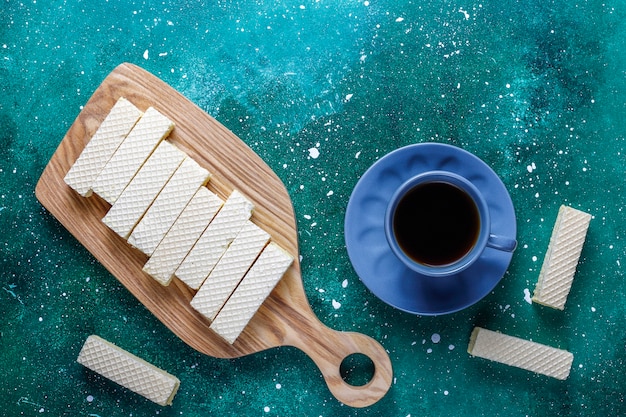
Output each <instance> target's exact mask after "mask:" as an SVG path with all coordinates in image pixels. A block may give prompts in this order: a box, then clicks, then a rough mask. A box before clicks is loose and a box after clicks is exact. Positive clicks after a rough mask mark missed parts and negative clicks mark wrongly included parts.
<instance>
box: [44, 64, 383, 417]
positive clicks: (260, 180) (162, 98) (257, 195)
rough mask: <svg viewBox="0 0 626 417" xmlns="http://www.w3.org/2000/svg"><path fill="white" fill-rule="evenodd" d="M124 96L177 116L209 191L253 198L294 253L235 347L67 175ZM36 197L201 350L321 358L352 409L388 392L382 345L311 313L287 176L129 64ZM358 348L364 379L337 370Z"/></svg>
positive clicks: (62, 148) (86, 112) (182, 140)
mask: <svg viewBox="0 0 626 417" xmlns="http://www.w3.org/2000/svg"><path fill="white" fill-rule="evenodd" d="M120 97H125V98H126V99H128V100H129V101H130V102H132V103H133V104H134V105H135V106H137V107H138V108H139V109H140V110H142V111H145V110H146V109H147V108H148V107H150V106H152V107H154V108H156V109H157V110H158V111H160V112H161V113H162V114H164V115H165V116H167V117H168V118H170V120H172V121H173V122H174V123H175V125H176V127H175V128H174V130H173V131H172V133H171V134H170V136H169V140H171V141H172V142H173V143H175V144H176V145H177V146H178V147H179V148H180V149H182V150H183V151H185V152H186V153H187V155H189V156H190V157H192V158H193V159H194V160H195V161H196V162H198V163H199V164H200V165H202V166H203V167H204V168H206V169H208V170H209V172H211V173H212V177H211V180H210V182H209V184H208V188H209V189H211V190H212V191H213V192H215V193H216V194H218V195H219V196H220V197H221V198H222V199H225V198H226V197H227V196H228V195H229V194H230V193H231V192H232V191H233V190H234V189H237V190H239V191H241V192H242V193H243V194H244V195H246V196H247V197H248V198H249V199H250V200H251V201H252V202H253V203H254V205H255V212H254V214H253V217H252V221H253V222H254V223H256V224H257V225H258V226H260V227H261V228H262V229H264V230H265V231H267V232H268V233H269V234H270V235H271V237H272V240H273V241H274V242H276V243H277V244H278V245H280V246H281V247H283V248H284V249H285V250H287V251H288V252H289V253H291V255H292V256H293V257H294V259H295V262H294V263H293V265H292V266H291V267H290V268H289V270H288V271H287V273H286V274H285V276H284V277H283V278H282V280H281V281H280V282H279V284H278V285H277V286H276V288H275V289H274V291H273V292H272V293H271V295H270V296H269V298H268V299H267V300H266V301H265V302H264V303H263V305H262V306H261V308H260V309H259V311H258V312H257V313H256V315H255V316H254V317H253V319H252V320H251V322H250V323H249V325H248V326H247V327H246V329H245V330H244V332H243V333H242V334H241V336H240V337H239V338H238V339H237V340H236V342H235V343H234V344H232V345H231V344H229V343H227V342H226V341H225V340H223V339H222V338H221V337H219V336H218V335H217V334H216V333H214V332H213V330H211V329H210V328H209V325H210V322H209V321H208V320H207V319H205V318H204V317H203V316H202V315H200V314H199V313H198V312H196V311H195V310H194V309H193V308H191V306H190V301H191V299H192V297H193V295H194V291H193V290H190V289H189V288H188V287H187V286H185V285H184V284H183V283H182V282H181V281H179V280H178V279H174V280H173V282H172V283H171V284H170V285H169V286H168V287H163V286H161V285H160V284H159V283H157V282H156V281H155V280H154V279H152V278H151V277H150V276H148V275H147V274H145V273H144V272H143V271H142V267H143V265H144V264H145V262H146V260H147V257H146V256H145V255H144V254H143V253H141V252H140V251H138V250H136V249H134V248H132V247H131V246H130V245H129V244H128V243H127V242H126V241H124V240H123V239H122V238H120V237H119V236H118V235H117V234H116V233H115V232H113V231H112V230H110V229H109V228H108V227H106V225H104V223H102V221H101V219H102V218H103V217H104V215H105V214H106V212H107V211H108V209H109V208H110V206H109V204H108V203H106V202H104V200H102V199H100V198H99V197H98V196H96V195H93V196H91V197H87V198H85V197H81V196H80V195H79V194H78V193H76V192H75V191H73V190H72V189H71V188H70V187H69V186H67V185H66V184H65V182H64V181H63V178H64V177H65V174H66V173H67V171H68V170H69V168H70V166H71V165H72V164H73V163H74V161H75V160H76V159H77V158H78V156H79V155H80V152H81V151H82V149H83V148H84V147H85V145H86V144H87V142H88V141H89V139H90V138H91V137H92V135H93V134H94V132H95V131H96V129H97V128H98V126H100V124H101V123H102V121H103V120H104V118H105V117H106V115H107V114H108V113H109V111H110V109H111V107H112V106H113V105H114V104H115V102H116V101H117V99H118V98H120ZM36 195H37V198H38V199H39V201H40V202H41V204H43V206H44V207H46V209H48V210H49V211H50V213H52V215H54V216H55V217H56V218H57V219H58V220H59V221H60V222H61V223H62V224H63V225H64V226H65V227H66V228H67V229H68V230H69V231H70V232H71V233H72V234H73V235H74V236H75V237H76V238H77V239H78V240H79V241H80V242H81V243H82V244H83V245H84V246H85V247H86V248H87V249H88V250H89V251H90V252H91V253H92V254H93V255H94V256H95V257H96V258H97V259H98V260H99V261H100V262H101V263H102V264H103V265H104V266H105V267H106V268H107V269H108V270H109V271H110V272H111V273H112V274H113V275H114V276H115V277H116V278H117V279H118V280H119V281H120V282H121V283H122V284H123V285H124V286H125V287H126V288H127V289H128V290H129V291H130V292H131V293H132V294H133V295H134V296H135V297H137V299H138V300H139V301H140V302H141V303H143V304H144V305H145V306H146V307H147V308H148V309H149V310H150V311H151V312H152V313H153V314H154V315H155V316H156V317H157V318H158V319H159V320H160V321H161V322H163V324H165V326H167V327H168V328H169V329H170V330H171V331H172V332H174V333H175V334H176V335H177V336H178V337H180V338H181V339H182V340H183V341H184V342H185V343H187V344H188V345H190V346H191V347H193V348H194V349H196V350H198V351H200V352H202V353H204V354H207V355H210V356H214V357H219V358H235V357H240V356H243V355H248V354H251V353H255V352H259V351H262V350H265V349H269V348H272V347H276V346H295V347H297V348H299V349H301V350H302V351H304V352H305V353H306V354H307V355H309V356H310V357H311V358H312V359H313V361H314V362H315V363H316V364H317V366H318V367H319V369H320V370H321V372H322V374H323V376H324V379H325V381H326V383H327V385H328V388H329V389H330V391H331V392H332V393H333V395H334V396H335V397H336V398H337V399H338V400H340V401H341V402H343V403H345V404H347V405H350V406H353V407H365V406H368V405H371V404H373V403H375V402H376V401H378V400H379V399H380V398H382V397H383V396H384V395H385V393H386V392H387V391H388V389H389V387H390V385H391V380H392V367H391V362H390V360H389V356H388V355H387V353H386V351H385V350H384V348H383V347H382V346H381V345H380V344H379V343H378V342H376V341H375V340H373V339H371V338H370V337H368V336H365V335H362V334H360V333H353V332H338V331H335V330H332V329H330V328H328V327H326V326H325V325H324V324H322V323H321V322H320V321H319V320H318V319H317V317H316V316H315V314H314V313H313V311H312V310H311V307H310V306H309V303H308V300H307V298H306V295H305V292H304V287H303V285H302V279H301V275H300V262H299V257H298V234H297V231H296V220H295V216H294V211H293V207H292V204H291V199H290V197H289V194H288V193H287V190H286V189H285V187H284V185H283V183H282V182H281V180H280V179H279V178H278V176H276V174H275V173H274V172H273V171H272V170H271V169H270V168H269V166H268V165H267V164H265V162H264V161H263V160H262V159H261V158H260V157H259V156H258V155H257V154H255V153H254V152H253V151H252V150H251V149H250V148H249V147H248V146H247V145H246V144H245V143H244V142H243V141H241V139H239V138H238V137H237V136H235V135H234V134H233V133H232V132H230V131H229V130H228V129H226V128H225V127H224V126H222V125H221V124H220V123H219V122H217V121H216V120H215V119H213V118H212V117H210V116H209V115H207V114H206V113H205V112H204V111H202V110H201V109H200V108H198V107H197V106H196V105H194V104H193V103H191V102H190V101H189V100H187V99H186V98H185V97H183V96H182V95H181V94H179V93H178V92H177V91H175V90H174V89H172V88H171V87H170V86H168V85H167V84H165V83H164V82H163V81H161V80H160V79H158V78H157V77H155V76H153V75H152V74H150V73H148V72H146V71H144V70H143V69H141V68H139V67H137V66H134V65H132V64H122V65H120V66H118V67H117V68H116V69H115V70H113V72H111V74H109V75H108V76H107V78H106V79H105V80H104V81H103V82H102V84H101V85H100V86H99V87H98V89H97V90H96V91H95V92H94V94H93V96H92V97H91V98H90V100H89V101H88V102H87V104H86V105H85V106H84V108H83V110H82V111H81V112H80V114H79V115H78V117H77V118H76V120H75V121H74V123H73V124H72V126H71V127H70V129H69V130H68V132H67V134H66V135H65V137H64V138H63V140H62V142H61V144H60V145H59V147H58V149H57V150H56V152H55V153H54V155H53V156H52V159H51V160H50V162H49V164H48V166H47V167H46V168H45V170H44V172H43V174H42V175H41V178H40V180H39V182H38V184H37V188H36ZM354 353H361V354H364V355H366V356H368V357H369V358H370V359H371V360H372V362H373V363H374V366H375V372H374V376H373V378H372V379H371V380H370V381H369V383H367V384H366V385H362V386H352V385H349V384H347V383H346V382H345V381H344V380H343V379H342V377H341V375H340V373H339V366H340V364H341V362H342V361H343V360H344V359H345V358H346V357H347V356H349V355H351V354H354Z"/></svg>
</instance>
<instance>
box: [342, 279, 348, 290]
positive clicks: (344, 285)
mask: <svg viewBox="0 0 626 417" xmlns="http://www.w3.org/2000/svg"><path fill="white" fill-rule="evenodd" d="M341 287H342V288H347V287H348V280H347V279H344V280H343V282H342V283H341Z"/></svg>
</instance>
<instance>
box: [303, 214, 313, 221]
mask: <svg viewBox="0 0 626 417" xmlns="http://www.w3.org/2000/svg"><path fill="white" fill-rule="evenodd" d="M303 217H304V218H305V219H307V220H311V215H310V214H305V215H304V216H303Z"/></svg>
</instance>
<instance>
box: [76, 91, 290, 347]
mask: <svg viewBox="0 0 626 417" xmlns="http://www.w3.org/2000/svg"><path fill="white" fill-rule="evenodd" d="M173 128H174V124H173V123H172V122H171V121H170V120H169V119H168V118H167V117H165V116H164V115H162V114H161V113H159V112H158V111H157V110H156V109H154V108H152V107H150V108H148V109H147V110H146V111H145V113H142V112H141V111H139V110H138V109H137V108H136V107H135V106H133V105H132V104H131V103H130V102H129V101H128V100H126V99H124V98H120V99H119V100H118V101H117V103H116V104H115V105H114V106H113V108H112V109H111V111H110V113H109V114H108V115H107V117H106V118H105V119H104V121H103V122H102V124H101V125H100V127H99V128H98V130H97V131H96V133H95V134H94V136H93V137H92V138H91V140H90V141H89V143H88V144H87V145H86V146H85V148H84V150H83V152H82V153H81V154H80V156H79V157H78V159H77V160H76V162H75V163H74V164H73V166H72V167H71V168H70V170H69V171H68V173H67V174H66V176H65V182H66V183H67V184H68V185H69V186H70V187H72V188H73V189H74V190H76V191H77V192H78V193H79V194H80V195H82V196H89V195H91V194H92V192H93V193H95V194H97V195H99V196H100V197H101V198H103V199H104V200H105V201H107V202H108V203H110V204H111V208H110V209H109V211H108V212H107V214H106V215H105V217H104V218H103V219H102V220H103V222H104V223H105V224H106V225H107V226H108V227H109V228H111V230H113V231H115V232H116V233H117V234H118V235H120V236H121V237H122V238H124V239H127V242H128V243H129V244H130V245H132V246H133V247H135V248H137V249H139V250H141V251H142V252H143V253H145V254H146V255H147V256H148V261H147V262H146V264H145V265H144V268H143V270H144V272H146V273H147V274H148V275H150V276H151V277H153V278H154V279H155V280H156V281H157V282H159V283H160V284H162V285H165V286H167V285H169V283H170V282H171V280H172V279H173V278H174V277H177V278H179V279H180V280H181V281H182V282H184V283H185V284H186V285H188V286H189V287H190V288H191V289H193V290H198V291H197V294H196V295H195V297H194V298H193V300H192V301H191V305H192V307H194V308H195V309H196V310H197V311H198V312H199V313H201V314H202V315H203V316H205V317H206V318H207V319H209V320H211V321H213V323H212V326H211V328H212V329H214V330H215V331H216V332H217V333H218V334H219V335H221V336H222V337H223V338H224V339H226V340H227V341H228V342H230V343H234V342H235V340H236V339H237V337H238V336H239V335H240V334H241V332H242V331H243V330H244V328H245V327H246V325H247V323H248V322H249V321H250V319H251V318H252V316H253V315H254V314H255V312H256V311H257V310H258V308H259V307H260V306H261V304H262V303H263V301H264V300H265V299H266V298H267V297H268V296H269V294H270V292H271V291H272V289H273V288H274V286H275V285H276V284H277V283H278V281H279V280H280V278H281V277H282V276H283V275H284V273H285V272H286V270H287V269H288V268H289V266H290V265H291V264H292V262H293V256H292V255H291V254H289V253H287V252H286V251H284V250H283V249H281V248H280V247H278V246H277V245H276V244H275V243H274V242H271V237H270V236H269V234H268V233H266V232H265V231H263V230H262V229H261V228H259V227H258V226H257V225H256V224H254V222H253V221H252V220H251V218H252V215H253V211H254V205H253V203H252V202H251V201H250V200H248V198H246V196H244V195H243V194H242V193H240V192H239V191H237V190H233V192H232V194H231V195H230V196H229V197H228V198H227V199H226V201H223V200H222V199H220V198H219V197H218V196H217V195H215V194H214V193H212V192H211V191H210V190H209V189H208V188H207V187H206V185H207V182H208V181H209V178H210V176H211V175H210V173H209V172H208V171H207V170H206V169H204V168H202V167H201V166H200V165H198V163H197V162H196V161H194V160H193V159H192V158H190V157H189V156H188V155H186V154H185V153H184V152H183V151H181V150H180V149H178V148H177V147H176V146H175V145H174V143H173V142H171V141H169V140H167V136H168V135H169V133H170V132H171V130H172V129H173ZM222 311H224V313H225V314H224V316H223V317H222V316H221V312H222Z"/></svg>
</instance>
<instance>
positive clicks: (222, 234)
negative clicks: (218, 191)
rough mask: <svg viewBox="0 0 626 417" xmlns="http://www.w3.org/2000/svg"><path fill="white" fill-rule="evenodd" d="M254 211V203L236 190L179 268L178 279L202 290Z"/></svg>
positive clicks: (177, 271)
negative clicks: (207, 278)
mask: <svg viewBox="0 0 626 417" xmlns="http://www.w3.org/2000/svg"><path fill="white" fill-rule="evenodd" d="M253 208H254V206H253V204H252V202H250V201H249V200H248V199H247V198H246V197H245V196H244V195H243V194H241V193H240V192H239V191H237V190H235V191H233V192H232V194H231V195H230V197H228V199H227V200H226V202H225V203H224V206H223V207H222V209H221V210H220V211H219V212H218V213H217V215H216V216H215V218H214V219H213V221H212V222H211V224H209V227H207V228H206V230H205V231H204V233H203V234H202V236H200V238H199V239H198V241H197V242H196V244H195V245H194V247H193V248H192V249H191V251H190V252H189V254H188V255H187V257H186V258H185V260H184V261H183V262H182V263H181V265H180V266H179V267H178V269H177V270H176V276H177V277H178V278H179V279H180V280H182V281H183V282H184V283H185V284H187V285H188V286H189V287H190V288H193V289H196V290H197V289H198V288H200V286H201V285H202V283H203V282H204V280H205V279H206V277H207V276H209V274H210V273H211V271H212V270H213V268H214V267H215V265H216V264H217V261H219V259H220V257H221V256H222V254H223V253H224V252H225V251H226V249H227V248H228V245H230V243H231V242H232V241H233V239H235V237H236V236H237V234H238V233H239V230H240V229H241V227H242V226H243V225H244V223H245V222H246V221H247V220H248V219H250V217H251V216H252V210H253Z"/></svg>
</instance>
